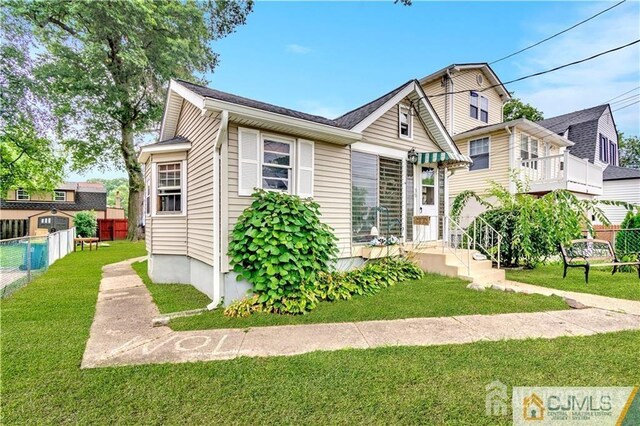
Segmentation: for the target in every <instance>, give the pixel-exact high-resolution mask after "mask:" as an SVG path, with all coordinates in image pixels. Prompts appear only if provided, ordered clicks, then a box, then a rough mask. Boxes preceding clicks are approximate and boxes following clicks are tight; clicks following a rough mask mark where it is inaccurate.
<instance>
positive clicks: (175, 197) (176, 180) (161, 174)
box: [158, 163, 182, 213]
mask: <svg viewBox="0 0 640 426" xmlns="http://www.w3.org/2000/svg"><path fill="white" fill-rule="evenodd" d="M181 166H182V164H181V163H167V164H158V213H180V212H182V167H181Z"/></svg>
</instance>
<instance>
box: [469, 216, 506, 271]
mask: <svg viewBox="0 0 640 426" xmlns="http://www.w3.org/2000/svg"><path fill="white" fill-rule="evenodd" d="M469 228H472V229H471V231H470V233H471V234H472V236H473V243H472V247H473V249H474V250H476V247H479V248H480V251H481V252H482V253H484V254H485V255H487V256H489V258H490V259H491V260H492V261H493V262H495V263H496V265H497V267H498V269H500V247H501V245H502V234H500V232H498V231H497V230H496V229H495V228H494V227H493V226H491V225H490V224H489V222H487V221H486V220H485V219H484V218H483V217H482V216H477V217H476V218H474V220H473V221H472V222H471V224H470V225H469V227H468V228H467V230H469Z"/></svg>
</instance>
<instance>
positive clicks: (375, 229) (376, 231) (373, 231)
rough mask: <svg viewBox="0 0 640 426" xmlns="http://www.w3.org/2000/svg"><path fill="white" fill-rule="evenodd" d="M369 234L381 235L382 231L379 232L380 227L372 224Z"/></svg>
mask: <svg viewBox="0 0 640 426" xmlns="http://www.w3.org/2000/svg"><path fill="white" fill-rule="evenodd" d="M369 235H371V236H372V237H377V236H379V235H380V233H379V232H378V228H377V227H376V226H372V227H371V232H370V233H369Z"/></svg>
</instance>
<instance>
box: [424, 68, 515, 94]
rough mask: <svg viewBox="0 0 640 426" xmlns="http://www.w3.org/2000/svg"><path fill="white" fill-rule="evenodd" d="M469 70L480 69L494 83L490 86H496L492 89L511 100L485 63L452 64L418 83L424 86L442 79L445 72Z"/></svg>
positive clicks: (498, 79)
mask: <svg viewBox="0 0 640 426" xmlns="http://www.w3.org/2000/svg"><path fill="white" fill-rule="evenodd" d="M452 69H453V70H457V71H460V70H471V69H481V70H483V71H485V72H487V74H489V76H490V77H491V78H493V79H494V82H493V83H492V84H495V85H497V86H496V87H494V89H497V90H498V91H500V92H501V93H502V94H503V95H504V96H505V97H506V99H511V94H510V93H509V91H508V90H507V89H506V88H505V87H504V84H503V83H502V81H500V78H498V75H497V74H496V73H495V72H494V71H493V70H492V69H491V67H490V66H489V64H486V63H479V64H460V65H458V64H453V65H451V66H449V67H446V68H442V69H441V70H439V71H436V72H434V73H433V74H429V75H428V76H426V77H422V78H421V79H420V80H419V82H420V84H425V83H428V82H430V81H433V80H435V79H436V78H439V77H442V76H443V75H444V74H445V73H446V72H447V70H452Z"/></svg>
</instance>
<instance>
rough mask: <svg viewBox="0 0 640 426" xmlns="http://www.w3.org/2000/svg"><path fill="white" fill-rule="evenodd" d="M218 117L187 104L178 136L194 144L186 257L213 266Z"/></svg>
mask: <svg viewBox="0 0 640 426" xmlns="http://www.w3.org/2000/svg"><path fill="white" fill-rule="evenodd" d="M219 127H220V117H219V114H217V115H215V116H212V117H203V116H202V115H201V113H200V110H199V109H198V108H196V107H195V106H194V105H193V104H191V103H190V102H184V103H183V106H182V112H181V113H180V119H179V120H178V127H177V129H176V135H177V136H183V137H185V138H187V139H188V140H189V141H190V142H191V149H190V150H189V152H188V154H187V197H186V203H187V204H186V205H187V215H188V222H187V254H188V255H189V256H190V257H192V258H194V259H198V260H200V261H202V262H205V263H207V264H209V265H213V239H214V235H213V185H214V171H213V144H214V139H215V137H216V134H217V132H218V128H219Z"/></svg>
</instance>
